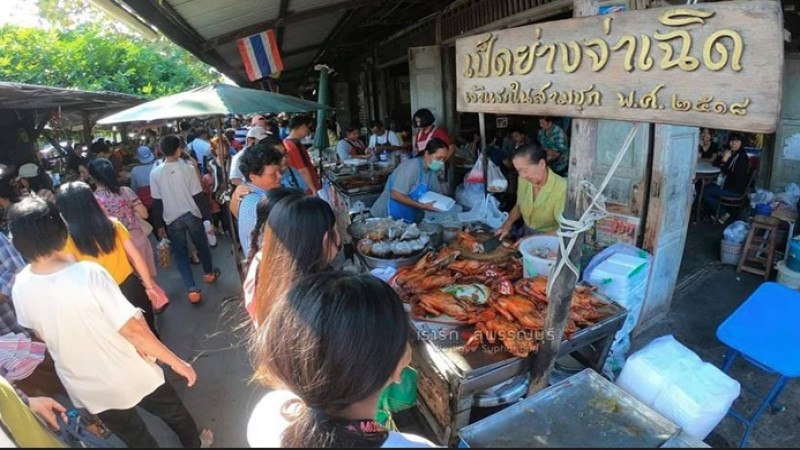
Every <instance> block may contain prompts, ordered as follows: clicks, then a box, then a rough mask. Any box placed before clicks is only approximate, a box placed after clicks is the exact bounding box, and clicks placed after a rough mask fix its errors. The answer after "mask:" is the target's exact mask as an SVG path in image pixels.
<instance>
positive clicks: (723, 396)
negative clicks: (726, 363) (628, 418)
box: [616, 335, 741, 440]
mask: <svg viewBox="0 0 800 450" xmlns="http://www.w3.org/2000/svg"><path fill="white" fill-rule="evenodd" d="M616 385H617V386H619V387H620V388H622V389H623V390H625V391H626V392H628V393H629V394H631V395H633V396H634V397H636V398H637V399H638V400H639V401H641V402H642V403H644V404H646V405H647V406H649V407H651V408H653V409H654V410H656V411H657V412H659V413H660V414H662V415H663V416H664V417H666V418H668V419H670V420H671V421H673V422H674V423H676V424H677V425H679V426H680V427H681V428H683V429H684V430H685V431H686V432H688V433H689V434H691V435H692V436H694V437H696V438H698V439H701V440H702V439H705V437H706V436H708V434H709V433H711V431H712V430H713V429H714V428H715V427H716V426H717V425H718V424H719V423H720V422H721V421H722V419H723V418H724V417H725V415H726V414H727V412H728V410H729V409H730V407H731V405H732V404H733V401H734V400H736V398H737V397H739V394H740V391H741V386H740V385H739V383H738V382H737V381H736V380H734V379H733V378H731V377H729V376H728V375H727V374H725V373H723V372H722V371H721V370H720V369H718V368H717V367H716V366H714V365H712V364H709V363H706V362H703V361H702V360H701V359H700V357H699V356H697V354H696V353H694V352H693V351H691V350H690V349H688V348H686V347H685V346H684V345H683V344H681V343H680V342H678V341H677V340H676V339H675V338H674V337H673V336H672V335H667V336H662V337H660V338H657V339H654V340H653V341H652V342H650V344H648V345H646V346H645V347H644V348H642V349H641V350H639V351H638V352H636V353H634V354H633V355H631V356H630V357H629V358H628V360H627V361H626V362H625V366H624V367H623V368H622V372H621V373H620V374H619V377H618V378H617V379H616Z"/></svg>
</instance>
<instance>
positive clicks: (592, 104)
mask: <svg viewBox="0 0 800 450" xmlns="http://www.w3.org/2000/svg"><path fill="white" fill-rule="evenodd" d="M456 65H457V71H456V76H457V84H458V87H457V93H458V94H457V95H458V99H457V108H458V110H459V111H461V112H484V113H498V114H508V113H513V114H530V115H551V116H569V117H578V118H585V119H615V120H631V121H643V122H654V123H667V124H680V125H694V126H705V127H710V128H720V129H735V130H739V131H750V132H761V133H771V132H774V131H775V129H776V125H777V120H778V116H779V112H780V99H781V89H782V75H783V16H782V10H781V4H780V2H775V1H746V2H719V3H703V4H697V5H686V6H673V7H666V8H658V9H650V10H641V11H630V12H620V13H615V14H612V15H606V16H594V17H583V18H576V19H569V20H561V21H556V22H547V23H542V24H536V25H529V26H525V27H520V28H512V29H508V30H500V31H495V32H491V33H486V34H481V35H476V36H470V37H465V38H462V39H459V40H458V41H457V42H456Z"/></svg>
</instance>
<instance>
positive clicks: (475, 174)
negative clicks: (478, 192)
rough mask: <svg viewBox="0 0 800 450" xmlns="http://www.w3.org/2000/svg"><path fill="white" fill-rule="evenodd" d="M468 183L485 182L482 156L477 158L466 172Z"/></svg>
mask: <svg viewBox="0 0 800 450" xmlns="http://www.w3.org/2000/svg"><path fill="white" fill-rule="evenodd" d="M467 182H468V183H485V182H486V176H485V175H484V174H483V158H478V160H477V161H475V165H474V166H472V170H470V171H469V173H468V174H467Z"/></svg>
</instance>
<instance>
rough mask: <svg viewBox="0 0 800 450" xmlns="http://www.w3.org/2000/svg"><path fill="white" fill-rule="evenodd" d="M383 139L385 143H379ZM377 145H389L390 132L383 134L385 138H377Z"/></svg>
mask: <svg viewBox="0 0 800 450" xmlns="http://www.w3.org/2000/svg"><path fill="white" fill-rule="evenodd" d="M381 137H383V142H378V139H380V138H381ZM375 145H376V146H378V145H389V130H386V131H384V132H383V136H375Z"/></svg>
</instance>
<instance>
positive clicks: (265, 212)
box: [242, 188, 306, 317]
mask: <svg viewBox="0 0 800 450" xmlns="http://www.w3.org/2000/svg"><path fill="white" fill-rule="evenodd" d="M305 195H306V194H305V192H303V191H301V190H300V189H294V188H273V189H270V190H268V191H267V193H266V194H264V196H263V197H261V199H260V200H259V201H258V207H257V209H256V214H257V216H256V225H255V227H253V232H252V234H251V235H250V248H249V249H245V250H246V251H247V262H246V263H245V268H246V270H247V275H246V276H245V279H244V283H243V285H242V290H243V292H244V304H245V308H246V309H247V312H248V313H249V314H250V317H253V314H254V313H255V310H254V308H255V305H254V303H253V296H254V295H255V290H256V281H257V280H258V268H259V266H260V265H261V245H262V244H263V242H264V240H263V238H262V237H263V235H264V226H265V225H266V224H267V219H268V218H269V213H270V212H271V211H272V209H273V208H275V205H277V204H278V202H280V201H281V200H283V199H284V198H287V197H291V198H292V199H295V200H297V199H301V198H303V197H305ZM292 201H293V200H292Z"/></svg>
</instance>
